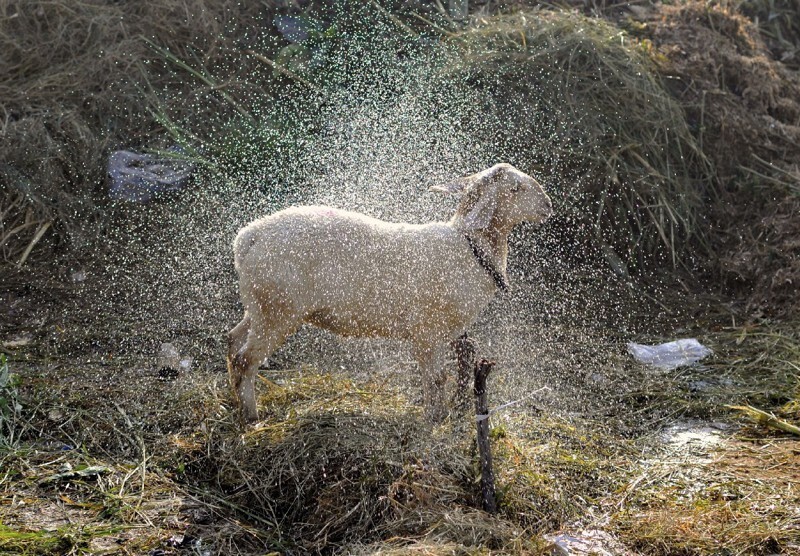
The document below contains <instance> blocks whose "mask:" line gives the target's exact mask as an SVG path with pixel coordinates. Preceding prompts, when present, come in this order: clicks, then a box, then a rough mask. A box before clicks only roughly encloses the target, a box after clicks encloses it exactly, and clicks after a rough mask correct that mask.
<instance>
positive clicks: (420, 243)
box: [228, 164, 552, 422]
mask: <svg viewBox="0 0 800 556" xmlns="http://www.w3.org/2000/svg"><path fill="white" fill-rule="evenodd" d="M431 189H432V190H437V191H444V192H447V193H453V194H463V197H462V199H461V201H460V203H459V206H458V208H457V210H456V212H455V215H454V216H453V217H452V218H451V219H450V221H449V222H432V223H429V224H421V225H420V224H407V223H391V222H384V221H381V220H377V219H375V218H371V217H369V216H365V215H363V214H359V213H355V212H347V211H344V210H339V209H335V208H331V207H326V206H301V207H292V208H288V209H286V210H282V211H280V212H277V213H275V214H272V215H270V216H266V217H263V218H261V219H259V220H256V221H254V222H252V223H250V224H249V225H247V226H245V227H244V228H242V230H241V231H240V232H239V234H238V235H237V236H236V240H235V241H234V246H233V250H234V257H235V265H236V271H237V272H238V275H239V289H240V294H241V299H242V304H243V305H244V309H245V312H244V318H243V319H242V321H241V322H240V323H239V324H237V325H236V327H234V328H233V330H231V331H230V334H229V347H228V371H229V373H230V382H231V388H232V390H233V393H234V397H235V399H236V402H237V404H238V405H239V407H240V409H241V411H242V416H243V417H244V419H245V420H246V421H248V422H249V421H255V420H256V419H257V418H258V412H257V410H256V399H255V393H254V385H253V382H254V379H255V375H256V373H257V371H258V367H259V365H260V364H261V362H263V361H264V360H265V359H266V358H267V357H269V356H270V355H271V354H272V353H273V352H274V351H275V350H276V349H277V348H278V346H279V345H280V344H281V343H283V341H284V340H285V339H286V338H287V336H289V335H290V334H292V333H293V332H295V331H296V330H297V329H298V328H299V327H300V326H301V325H302V324H303V323H310V324H313V325H316V326H318V327H321V328H324V329H327V330H331V331H333V332H336V333H338V334H341V335H345V336H369V337H385V338H397V339H402V340H407V341H408V342H409V343H410V344H411V347H412V350H413V355H414V358H415V359H416V360H417V362H418V364H419V371H420V373H421V375H422V379H423V385H424V388H423V398H424V402H425V407H426V412H427V414H428V416H429V417H430V418H431V419H437V418H438V417H440V416H441V414H442V412H443V411H444V396H443V390H444V383H445V380H446V375H445V372H444V367H445V365H444V357H445V356H446V348H447V346H448V345H449V341H450V340H451V339H453V338H455V337H456V336H457V335H459V334H460V333H461V332H463V331H464V330H465V329H466V328H467V327H468V326H469V325H471V324H472V323H473V322H475V320H476V319H477V317H478V314H479V313H480V311H481V310H482V309H483V308H484V307H486V305H487V304H488V303H489V301H490V300H491V299H492V297H493V296H494V294H495V292H496V290H497V289H498V288H500V289H505V288H506V287H507V281H506V280H507V278H506V260H507V255H508V241H507V238H508V234H509V233H510V232H511V230H512V228H514V226H516V225H517V224H519V223H520V222H523V221H531V222H535V223H540V222H543V221H545V220H547V219H548V218H549V217H550V215H551V213H552V204H551V201H550V198H549V197H548V196H547V194H546V193H545V192H544V190H543V189H542V187H541V186H540V185H539V183H538V182H537V181H536V180H535V179H533V178H532V177H530V176H528V175H526V174H524V173H522V172H520V171H519V170H517V169H516V168H514V167H513V166H511V165H510V164H498V165H496V166H493V167H491V168H489V169H488V170H484V171H483V172H479V173H477V174H474V175H471V176H468V177H465V178H461V179H459V180H457V181H455V182H453V183H450V184H447V185H444V186H434V187H432V188H431Z"/></svg>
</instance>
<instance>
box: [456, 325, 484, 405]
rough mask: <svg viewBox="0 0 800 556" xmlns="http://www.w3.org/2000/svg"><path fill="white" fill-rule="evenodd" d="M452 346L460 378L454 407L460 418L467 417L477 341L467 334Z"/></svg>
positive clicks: (457, 383)
mask: <svg viewBox="0 0 800 556" xmlns="http://www.w3.org/2000/svg"><path fill="white" fill-rule="evenodd" d="M451 345H452V347H453V351H455V352H456V359H457V361H458V378H457V379H456V393H455V396H454V398H453V405H454V406H455V408H456V412H457V413H456V414H457V415H459V416H460V417H465V416H466V415H467V409H468V408H469V401H470V400H469V394H468V392H469V383H470V380H472V372H473V370H474V369H475V354H476V353H477V351H478V349H477V345H476V344H475V341H474V340H472V339H470V338H468V337H467V333H466V332H465V333H464V334H462V335H461V336H459V337H458V338H457V339H455V340H453V343H452V344H451Z"/></svg>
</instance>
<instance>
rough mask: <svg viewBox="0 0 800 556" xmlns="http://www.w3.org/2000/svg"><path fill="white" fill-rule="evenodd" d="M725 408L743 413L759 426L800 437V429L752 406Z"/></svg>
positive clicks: (728, 406)
mask: <svg viewBox="0 0 800 556" xmlns="http://www.w3.org/2000/svg"><path fill="white" fill-rule="evenodd" d="M725 407H727V408H729V409H735V410H736V411H741V412H742V413H744V414H745V415H747V416H748V417H749V418H750V419H752V420H753V421H755V422H756V423H758V424H759V425H763V426H766V427H772V428H774V429H778V430H780V431H783V432H788V433H789V434H796V435H800V427H798V426H796V425H793V424H791V423H787V422H786V421H783V420H781V419H778V418H777V417H775V416H774V415H773V414H772V413H767V412H766V411H762V410H760V409H757V408H755V407H753V406H751V405H726V406H725Z"/></svg>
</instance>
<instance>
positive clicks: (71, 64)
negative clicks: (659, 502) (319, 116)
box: [0, 0, 263, 263]
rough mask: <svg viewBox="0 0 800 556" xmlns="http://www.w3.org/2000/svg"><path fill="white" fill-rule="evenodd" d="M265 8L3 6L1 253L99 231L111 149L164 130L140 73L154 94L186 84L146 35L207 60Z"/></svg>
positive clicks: (194, 3) (190, 3)
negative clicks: (154, 114)
mask: <svg viewBox="0 0 800 556" xmlns="http://www.w3.org/2000/svg"><path fill="white" fill-rule="evenodd" d="M262 10H263V8H262V7H261V6H260V5H252V6H251V7H243V6H242V5H240V4H239V3H236V2H211V1H208V0H167V1H165V2H158V3H155V4H141V3H126V2H107V1H101V0H93V1H88V2H79V3H75V2H71V1H68V0H58V1H38V0H37V1H30V2H13V1H12V2H3V3H2V5H0V50H1V51H2V52H3V56H2V58H0V76H2V79H0V103H1V104H2V116H0V215H2V218H1V219H0V257H1V258H2V259H3V260H5V261H13V262H17V263H18V262H20V261H24V260H25V258H27V256H28V254H29V253H30V250H29V249H28V248H29V247H33V246H35V245H36V244H37V243H38V242H39V241H41V240H43V239H45V240H49V241H50V242H51V243H52V242H55V241H57V240H72V241H76V240H78V243H80V241H79V240H81V239H85V238H86V237H92V236H93V235H96V234H97V232H98V229H101V228H102V224H103V223H104V220H103V217H102V207H103V206H104V205H105V204H106V203H104V198H105V195H106V190H105V168H106V159H107V155H108V154H109V152H110V151H111V150H112V149H115V148H137V147H141V146H144V145H146V146H157V144H158V142H157V141H154V140H153V137H157V136H159V135H160V134H161V135H163V130H161V128H160V125H159V124H158V122H157V121H156V120H155V119H154V118H153V116H152V114H151V113H150V111H149V108H150V104H151V99H149V98H148V95H147V94H145V92H144V90H143V89H144V85H143V84H144V83H145V79H143V77H144V76H145V75H147V79H149V81H150V85H151V86H152V87H153V88H154V89H155V90H159V91H161V90H167V91H171V92H173V93H176V92H181V91H183V92H186V90H187V86H186V84H185V83H183V82H181V80H179V79H176V78H175V76H174V71H171V70H170V68H169V67H168V65H167V64H164V60H163V58H162V57H161V56H160V55H159V54H158V53H157V52H155V51H154V50H153V49H151V48H150V46H148V43H147V41H151V42H153V43H156V44H158V45H160V46H161V47H163V48H166V49H169V50H170V51H171V52H173V53H175V54H176V55H177V56H179V57H181V58H183V59H194V57H195V56H198V53H202V54H201V56H202V57H203V60H202V61H203V62H204V63H209V64H214V63H217V62H219V60H220V59H221V58H222V57H223V54H222V52H221V51H220V48H219V46H220V43H221V42H224V41H225V37H226V35H227V34H231V35H234V36H236V35H242V36H243V35H245V33H244V32H243V31H240V30H241V29H242V28H249V29H254V28H258V27H257V25H256V23H257V22H258V21H259V18H260V15H261V12H262ZM237 30H239V31H237ZM241 69H243V70H244V69H245V68H244V67H242V68H241ZM182 100H185V97H184V98H183V99H182ZM170 102H171V105H175V106H180V104H181V103H180V102H176V101H175V100H174V99H173V100H172V101H170ZM54 231H55V233H53V232H54ZM48 232H49V233H48Z"/></svg>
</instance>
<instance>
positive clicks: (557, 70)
mask: <svg viewBox="0 0 800 556" xmlns="http://www.w3.org/2000/svg"><path fill="white" fill-rule="evenodd" d="M452 42H453V43H454V47H455V48H456V49H457V51H458V52H459V54H460V56H461V59H462V63H461V65H460V67H457V68H454V69H453V73H455V74H456V75H457V77H454V78H457V79H463V80H465V81H466V82H468V83H469V84H470V85H471V86H472V87H475V88H476V89H478V90H479V91H482V92H483V93H484V97H485V99H486V104H485V106H481V107H479V109H478V110H477V111H478V112H479V113H481V114H486V115H493V116H494V120H495V121H497V122H500V126H501V127H500V129H494V128H493V129H490V130H488V133H487V134H486V140H487V141H490V142H493V143H495V144H497V149H498V151H499V152H500V153H503V154H504V155H507V156H508V157H509V158H512V159H521V160H523V161H524V164H523V165H524V166H528V167H533V168H538V169H539V172H538V174H539V175H542V176H550V177H551V178H550V180H549V181H550V184H549V185H550V187H551V189H552V190H553V191H554V192H555V193H556V195H555V196H554V198H555V199H561V200H562V201H565V202H564V204H565V205H566V206H564V207H562V210H561V214H566V215H567V216H566V218H567V219H568V222H567V225H566V226H565V227H567V228H570V229H571V230H573V232H572V233H574V231H575V230H583V231H582V232H580V231H579V232H578V235H579V236H582V237H583V239H585V240H586V243H587V244H589V245H592V244H593V245H594V246H595V247H598V246H600V247H603V248H607V247H610V248H612V249H613V251H615V252H616V255H617V256H618V257H619V258H621V259H623V260H625V261H626V262H627V263H628V264H629V265H631V266H634V267H635V266H639V267H640V268H641V267H643V266H645V265H646V263H648V262H649V263H651V264H652V263H663V262H668V263H669V264H670V265H676V264H677V263H678V262H679V261H681V260H682V259H684V258H685V257H686V256H687V253H690V252H691V251H692V250H693V249H694V248H696V247H697V246H698V245H700V244H704V243H706V242H707V241H708V234H707V230H706V228H705V226H704V225H703V218H704V214H705V206H704V204H705V201H706V198H707V197H708V195H709V186H710V184H711V182H712V180H713V170H712V167H711V165H710V164H709V163H708V161H707V160H706V157H705V155H704V154H703V153H702V151H701V150H700V146H699V145H698V143H697V141H696V139H695V137H694V136H693V135H692V134H691V132H690V129H689V127H688V125H687V123H686V120H685V117H684V114H683V111H682V110H681V108H680V106H679V105H678V103H677V102H676V101H675V99H674V98H672V96H671V95H669V93H668V92H667V91H666V89H665V88H664V86H663V84H662V82H661V79H660V77H659V76H658V74H657V73H656V72H655V66H654V64H653V62H652V59H651V55H650V54H651V53H650V50H649V48H650V47H649V45H648V44H646V43H641V42H638V41H636V40H632V39H631V38H630V37H629V36H628V35H627V34H626V33H624V32H623V31H621V30H620V29H619V28H617V27H615V26H614V25H612V24H611V23H609V22H607V21H604V20H602V19H597V18H593V17H586V16H584V15H581V14H578V13H575V12H568V11H560V10H537V11H533V12H521V13H517V14H514V15H506V16H497V17H492V18H486V19H481V20H479V21H478V24H477V25H475V26H473V27H470V28H468V29H467V30H465V31H463V32H462V33H459V34H458V35H456V36H455V37H453V38H452ZM481 119H482V118H481ZM480 131H481V130H478V132H480ZM545 179H547V178H545Z"/></svg>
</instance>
